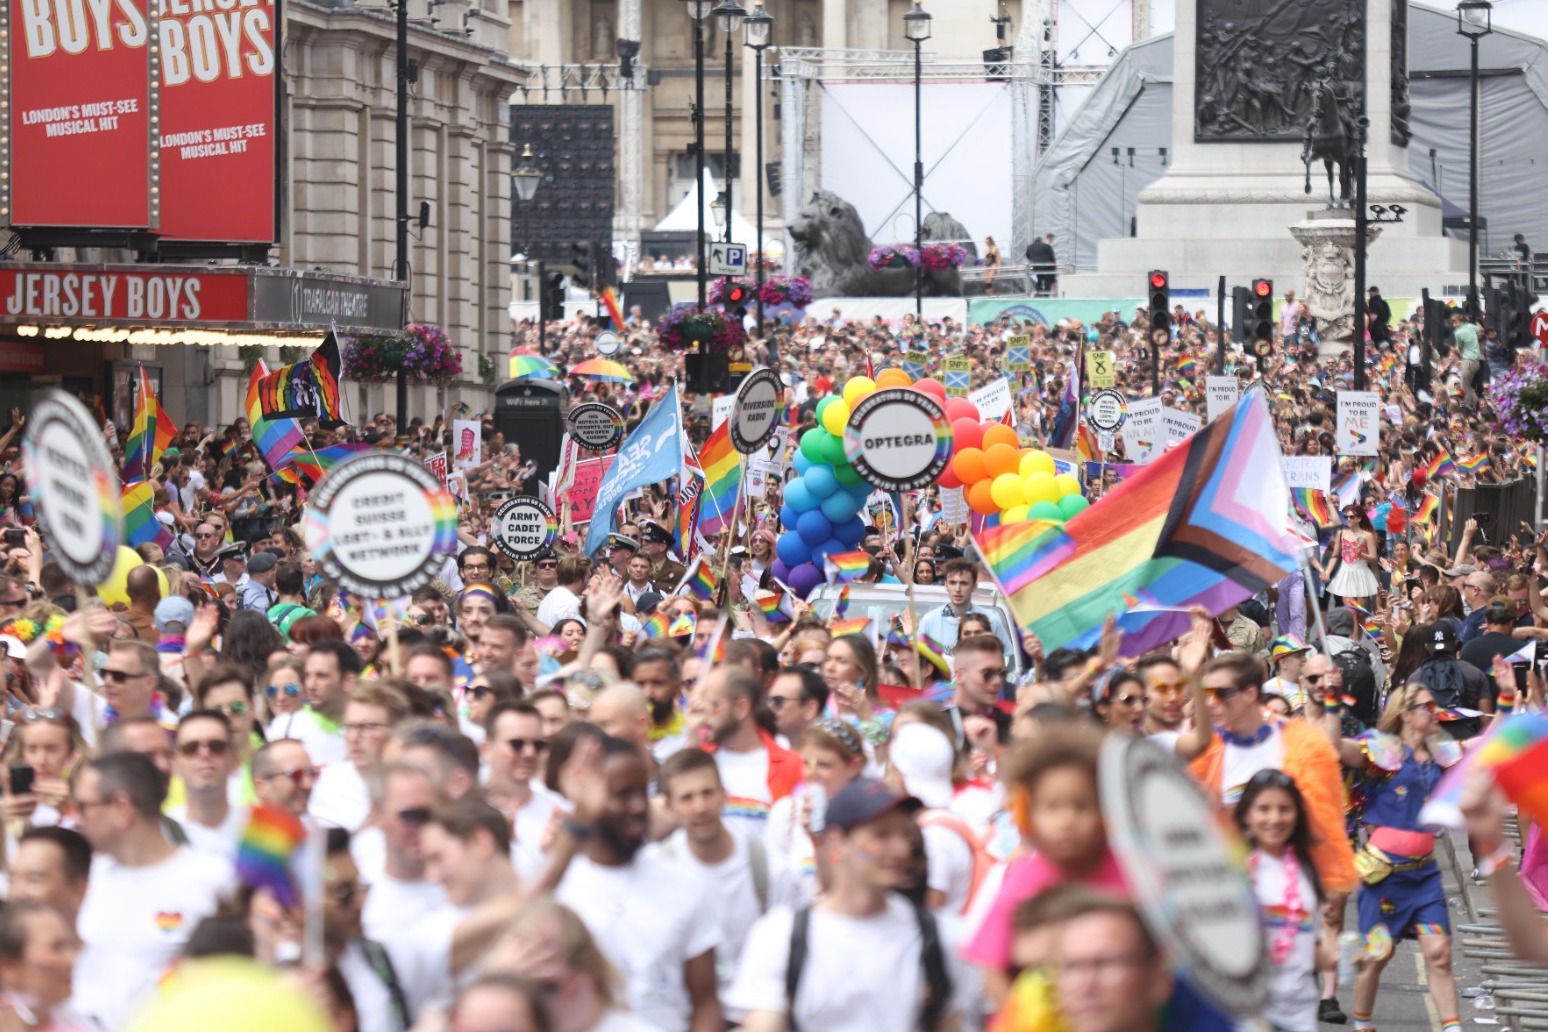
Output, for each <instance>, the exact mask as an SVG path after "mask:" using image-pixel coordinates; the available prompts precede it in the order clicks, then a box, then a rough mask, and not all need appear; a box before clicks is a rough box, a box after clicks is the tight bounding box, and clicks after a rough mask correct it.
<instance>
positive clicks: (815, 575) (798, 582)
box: [785, 563, 822, 600]
mask: <svg viewBox="0 0 1548 1032" xmlns="http://www.w3.org/2000/svg"><path fill="white" fill-rule="evenodd" d="M785 583H786V584H788V585H790V589H791V590H792V591H794V592H795V593H796V594H797V595H800V596H801V598H802V599H803V600H805V598H806V597H807V596H808V595H810V594H811V593H812V591H813V590H815V589H816V587H817V586H818V585H819V584H821V583H822V571H821V570H819V569H818V568H817V567H816V566H815V565H814V564H812V563H802V564H801V565H800V566H797V567H795V568H794V569H793V570H791V571H790V577H789V579H788V580H786V581H785Z"/></svg>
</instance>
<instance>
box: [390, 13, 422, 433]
mask: <svg viewBox="0 0 1548 1032" xmlns="http://www.w3.org/2000/svg"><path fill="white" fill-rule="evenodd" d="M408 23H409V17H408V0H398V10H397V30H398V39H397V44H398V46H397V66H398V67H397V79H398V98H397V99H398V112H397V117H396V119H395V124H394V132H395V133H396V139H395V140H394V141H393V142H394V151H395V153H394V162H395V164H396V165H397V168H396V169H394V170H393V171H394V172H395V173H396V177H397V184H396V185H397V195H398V196H397V227H396V228H397V237H396V243H397V247H396V256H395V257H396V260H395V262H394V264H395V266H396V267H395V268H394V269H393V272H394V274H395V276H394V278H395V279H397V280H398V282H400V283H402V284H403V286H404V287H405V288H406V289H407V291H408V295H409V299H410V302H411V303H410V305H409V307H410V308H411V309H412V307H413V305H412V300H413V296H414V281H413V279H412V278H411V277H410V276H409V213H408V212H409V197H408V194H409V135H408V134H409V124H408V121H409V118H408V109H409V84H410V83H412V82H415V81H417V80H418V78H419V71H418V68H417V66H416V65H415V64H414V63H413V62H411V61H410V60H409V56H408ZM397 380H398V382H397V406H396V407H397V411H398V435H399V436H400V437H401V436H403V435H405V434H407V433H408V370H407V369H404V368H401V367H400V368H399V369H398V378H397Z"/></svg>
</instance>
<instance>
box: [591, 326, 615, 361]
mask: <svg viewBox="0 0 1548 1032" xmlns="http://www.w3.org/2000/svg"><path fill="white" fill-rule="evenodd" d="M592 344H594V345H595V346H596V349H597V354H599V355H601V356H602V357H603V358H612V357H613V356H614V355H616V354H618V353H619V352H620V351H622V350H623V338H622V337H620V336H618V334H616V333H614V332H613V331H612V330H603V331H602V332H601V333H599V334H597V336H596V339H594V340H593V341H592Z"/></svg>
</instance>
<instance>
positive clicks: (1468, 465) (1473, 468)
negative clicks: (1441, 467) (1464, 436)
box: [1457, 452, 1489, 474]
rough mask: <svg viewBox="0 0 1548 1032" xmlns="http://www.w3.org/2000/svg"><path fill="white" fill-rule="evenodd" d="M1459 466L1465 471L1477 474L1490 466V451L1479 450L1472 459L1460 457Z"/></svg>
mask: <svg viewBox="0 0 1548 1032" xmlns="http://www.w3.org/2000/svg"><path fill="white" fill-rule="evenodd" d="M1457 468H1458V469H1460V470H1461V471H1462V472H1464V473H1473V474H1477V473H1479V472H1481V471H1483V470H1485V469H1488V468H1489V453H1488V452H1479V453H1478V454H1477V455H1474V456H1473V457H1472V458H1470V459H1458V460H1457Z"/></svg>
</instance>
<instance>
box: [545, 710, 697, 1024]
mask: <svg viewBox="0 0 1548 1032" xmlns="http://www.w3.org/2000/svg"><path fill="white" fill-rule="evenodd" d="M566 768H567V769H573V770H577V771H582V772H584V776H578V777H567V778H566V779H565V781H564V785H565V789H566V795H567V796H568V797H569V799H570V802H571V803H573V804H574V805H575V811H576V816H575V818H574V819H573V820H572V821H570V822H568V823H567V826H566V829H565V834H564V836H563V837H564V839H565V840H566V844H565V846H564V847H563V848H564V849H565V850H566V851H568V850H570V849H576V850H578V855H575V856H574V858H573V859H571V860H570V861H569V864H568V867H567V868H566V869H565V871H564V875H563V880H562V881H561V882H560V883H559V887H558V892H557V898H558V900H559V902H561V903H563V904H565V905H566V906H568V907H570V908H571V909H572V910H574V911H575V912H576V914H578V915H579V916H580V918H581V920H582V921H584V922H585V923H586V927H587V928H588V929H590V930H591V934H592V936H593V937H594V938H595V939H596V940H597V942H598V944H599V945H600V946H601V947H602V949H603V952H604V953H605V954H606V956H607V959H608V960H609V961H610V962H611V963H612V965H613V966H614V967H615V968H617V969H618V972H619V974H620V976H621V977H622V978H623V980H624V984H625V987H626V989H625V996H626V998H627V999H628V1002H629V1005H630V1008H631V1009H632V1010H633V1011H634V1013H635V1015H636V1016H638V1017H639V1018H640V1019H641V1020H642V1021H644V1022H646V1023H647V1024H649V1025H651V1026H652V1027H653V1028H658V1029H663V1030H666V1032H682V1030H683V1029H685V1028H686V1029H689V1030H690V1032H723V1030H724V1028H725V1022H724V1019H723V1018H722V1017H721V1010H720V1000H719V997H718V995H717V990H716V980H715V948H716V947H717V946H719V945H720V929H719V925H718V922H717V920H716V916H715V914H714V912H713V909H712V908H713V902H712V894H711V893H710V892H709V891H708V886H706V884H705V883H704V879H703V878H702V877H701V876H699V875H698V874H697V872H695V871H694V870H693V869H692V868H690V867H688V866H687V865H685V864H679V863H672V862H671V861H669V860H666V859H665V858H663V857H661V856H660V855H659V854H658V853H656V852H654V851H649V850H644V846H645V834H646V830H647V828H648V826H649V817H650V801H649V797H648V796H647V792H646V790H647V785H648V784H649V774H648V772H647V771H646V769H645V758H644V757H643V756H641V755H640V752H639V749H638V748H636V747H635V746H634V745H633V743H630V742H625V741H624V740H622V739H620V738H611V737H604V738H602V739H600V740H597V739H592V738H582V739H580V740H579V741H578V742H577V743H576V747H575V750H574V752H572V753H571V755H570V758H569V762H567V764H566Z"/></svg>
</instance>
